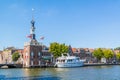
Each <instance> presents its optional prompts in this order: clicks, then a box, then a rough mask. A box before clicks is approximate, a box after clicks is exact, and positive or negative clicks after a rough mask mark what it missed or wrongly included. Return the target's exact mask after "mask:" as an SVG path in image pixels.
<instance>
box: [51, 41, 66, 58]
mask: <svg viewBox="0 0 120 80" xmlns="http://www.w3.org/2000/svg"><path fill="white" fill-rule="evenodd" d="M49 51H50V52H51V53H52V54H53V55H54V57H59V56H61V54H62V53H67V52H68V46H66V45H65V44H59V43H57V42H53V43H51V44H50V49H49Z"/></svg>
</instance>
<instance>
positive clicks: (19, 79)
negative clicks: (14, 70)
mask: <svg viewBox="0 0 120 80" xmlns="http://www.w3.org/2000/svg"><path fill="white" fill-rule="evenodd" d="M0 79H2V80H3V79H4V80H61V78H60V77H46V76H39V77H11V78H0Z"/></svg>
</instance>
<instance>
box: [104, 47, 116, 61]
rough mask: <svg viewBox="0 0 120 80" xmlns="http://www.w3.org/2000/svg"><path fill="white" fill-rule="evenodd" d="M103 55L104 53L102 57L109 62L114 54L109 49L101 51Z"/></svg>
mask: <svg viewBox="0 0 120 80" xmlns="http://www.w3.org/2000/svg"><path fill="white" fill-rule="evenodd" d="M103 53H104V57H105V58H106V59H107V60H109V59H110V58H112V57H113V56H114V53H113V51H112V50H110V49H104V50H103Z"/></svg>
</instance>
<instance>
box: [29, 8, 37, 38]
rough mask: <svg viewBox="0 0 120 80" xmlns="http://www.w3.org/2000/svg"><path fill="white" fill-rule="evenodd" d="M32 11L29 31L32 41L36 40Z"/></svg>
mask: <svg viewBox="0 0 120 80" xmlns="http://www.w3.org/2000/svg"><path fill="white" fill-rule="evenodd" d="M33 11H34V9H33V8H32V21H31V29H30V35H31V36H32V38H31V39H32V40H36V38H35V26H34V25H35V21H34V16H33Z"/></svg>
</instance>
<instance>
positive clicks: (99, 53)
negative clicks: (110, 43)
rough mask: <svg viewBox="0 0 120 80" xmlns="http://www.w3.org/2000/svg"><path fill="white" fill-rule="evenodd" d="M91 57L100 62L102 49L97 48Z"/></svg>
mask: <svg viewBox="0 0 120 80" xmlns="http://www.w3.org/2000/svg"><path fill="white" fill-rule="evenodd" d="M93 56H94V57H96V58H97V59H98V60H101V58H102V57H103V51H102V49H101V48H98V49H96V50H94V52H93Z"/></svg>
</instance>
